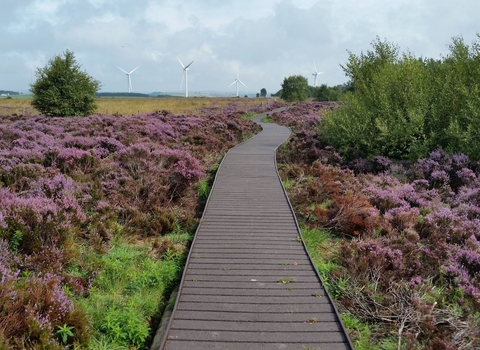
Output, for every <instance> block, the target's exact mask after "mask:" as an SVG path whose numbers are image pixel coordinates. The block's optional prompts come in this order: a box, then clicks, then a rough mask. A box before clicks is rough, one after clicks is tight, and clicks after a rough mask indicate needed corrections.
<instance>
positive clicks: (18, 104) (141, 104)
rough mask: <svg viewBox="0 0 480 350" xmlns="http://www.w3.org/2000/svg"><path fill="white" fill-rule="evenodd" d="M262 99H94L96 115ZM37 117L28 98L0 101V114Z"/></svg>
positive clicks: (251, 103)
mask: <svg viewBox="0 0 480 350" xmlns="http://www.w3.org/2000/svg"><path fill="white" fill-rule="evenodd" d="M267 100H268V99H265V98H236V97H190V98H184V97H162V98H155V97H150V98H124V97H122V98H116V97H109V98H97V113H99V114H116V113H118V114H122V115H132V114H138V113H148V112H153V111H161V110H168V111H171V112H173V113H195V112H198V111H199V109H200V108H202V107H224V106H228V105H232V104H237V105H238V104H240V105H245V107H248V106H260V105H261V104H262V103H266V102H267ZM12 113H17V114H27V115H28V114H32V115H33V114H39V113H38V111H37V110H35V109H34V108H33V107H32V105H31V96H29V95H18V96H14V97H13V98H11V99H6V98H1V99H0V115H2V114H12Z"/></svg>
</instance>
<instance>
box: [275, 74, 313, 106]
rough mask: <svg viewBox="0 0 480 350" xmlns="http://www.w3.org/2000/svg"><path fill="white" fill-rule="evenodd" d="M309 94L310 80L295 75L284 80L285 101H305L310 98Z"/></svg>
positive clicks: (283, 92)
mask: <svg viewBox="0 0 480 350" xmlns="http://www.w3.org/2000/svg"><path fill="white" fill-rule="evenodd" d="M308 92H309V87H308V80H307V78H305V77H302V76H301V75H293V76H290V77H288V78H285V79H284V80H283V84H282V96H281V97H282V99H284V100H285V101H288V102H293V101H304V100H306V99H307V98H308Z"/></svg>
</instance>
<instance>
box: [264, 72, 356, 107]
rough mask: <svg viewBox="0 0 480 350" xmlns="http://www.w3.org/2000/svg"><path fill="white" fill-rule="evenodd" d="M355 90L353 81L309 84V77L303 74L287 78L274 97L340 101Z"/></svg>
mask: <svg viewBox="0 0 480 350" xmlns="http://www.w3.org/2000/svg"><path fill="white" fill-rule="evenodd" d="M351 91H353V85H352V84H351V83H347V84H342V85H336V86H328V85H326V84H323V85H320V86H316V87H313V86H309V85H308V80H307V78H305V77H303V76H299V75H296V76H290V77H288V78H285V79H284V81H283V84H282V88H281V89H280V90H279V91H277V92H276V93H274V94H271V96H272V97H280V98H282V99H284V100H285V101H290V102H294V101H304V100H306V99H307V98H312V99H314V100H315V101H340V100H341V99H342V96H343V95H344V94H345V93H346V92H351Z"/></svg>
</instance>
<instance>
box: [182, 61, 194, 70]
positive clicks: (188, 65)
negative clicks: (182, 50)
mask: <svg viewBox="0 0 480 350" xmlns="http://www.w3.org/2000/svg"><path fill="white" fill-rule="evenodd" d="M192 63H193V61H192V62H190V63H189V64H187V65H186V66H185V68H184V69H187V68H188V67H190V65H191V64H192Z"/></svg>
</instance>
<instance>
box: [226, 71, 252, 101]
mask: <svg viewBox="0 0 480 350" xmlns="http://www.w3.org/2000/svg"><path fill="white" fill-rule="evenodd" d="M238 83H240V84H242V85H243V86H245V87H246V88H248V86H247V85H245V84H244V83H243V81H241V80H240V78H239V77H238V70H237V78H236V79H235V80H234V81H233V83H231V84H230V85H228V86H229V87H230V86H232V85H233V84H235V86H236V88H237V97H238Z"/></svg>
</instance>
